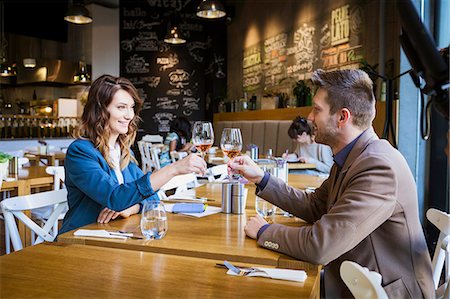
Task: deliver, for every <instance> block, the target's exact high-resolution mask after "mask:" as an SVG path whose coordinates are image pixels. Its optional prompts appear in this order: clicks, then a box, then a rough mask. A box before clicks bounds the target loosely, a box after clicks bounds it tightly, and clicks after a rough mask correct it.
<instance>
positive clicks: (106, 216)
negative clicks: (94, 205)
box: [97, 204, 140, 223]
mask: <svg viewBox="0 0 450 299" xmlns="http://www.w3.org/2000/svg"><path fill="white" fill-rule="evenodd" d="M139 208H140V206H139V204H135V205H134V206H131V207H129V208H127V209H125V210H123V211H120V212H116V211H113V210H111V209H109V208H104V209H103V210H101V212H100V214H99V215H98V218H97V222H98V223H108V222H110V221H111V220H114V219H116V218H117V217H119V216H122V217H123V218H128V217H130V216H131V215H134V214H137V213H139Z"/></svg>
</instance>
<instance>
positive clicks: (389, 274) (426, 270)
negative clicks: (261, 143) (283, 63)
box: [228, 70, 434, 298]
mask: <svg viewBox="0 0 450 299" xmlns="http://www.w3.org/2000/svg"><path fill="white" fill-rule="evenodd" d="M312 81H313V83H314V84H315V85H317V86H318V87H319V89H318V90H317V93H316V95H315V96H314V99H313V110H312V112H311V113H310V114H309V116H308V119H309V120H310V121H311V122H312V123H313V125H314V128H315V132H316V141H317V142H319V143H324V144H327V145H329V146H330V147H331V148H332V150H333V155H334V161H335V163H334V164H333V167H332V169H331V173H330V176H329V178H328V179H327V180H326V181H325V182H324V183H323V184H322V186H320V187H319V188H318V189H316V190H315V192H313V193H306V192H304V191H301V190H297V189H294V188H292V187H289V186H287V185H286V184H285V183H283V182H282V181H281V180H279V179H277V178H275V177H272V176H270V175H269V174H268V173H264V172H263V171H262V170H261V169H260V168H259V167H258V166H257V165H256V164H255V163H254V162H253V161H252V160H251V159H249V158H248V157H245V156H241V157H236V158H235V159H234V160H232V161H230V162H229V163H228V167H229V170H230V172H233V173H240V174H241V175H243V176H244V177H246V178H247V179H248V180H249V181H251V182H253V183H255V184H256V185H257V187H258V188H257V191H256V192H257V195H258V196H259V197H262V198H264V199H265V200H267V201H269V202H271V203H273V204H275V205H277V206H279V207H280V208H281V209H283V210H285V211H288V212H290V213H292V214H293V215H295V216H298V217H300V218H302V219H303V220H305V221H307V222H308V223H310V224H311V226H302V227H289V226H283V225H280V224H270V225H269V224H267V222H265V220H264V219H263V218H261V217H259V216H257V217H253V218H252V219H250V220H249V222H248V223H247V225H246V227H245V232H246V234H247V235H248V236H249V237H251V238H255V239H257V242H258V244H260V245H261V246H264V247H266V248H270V249H272V250H276V251H278V252H282V253H285V254H287V255H290V256H293V257H295V258H298V259H301V260H305V261H309V262H311V263H316V264H322V265H324V289H325V297H328V298H346V297H352V296H351V293H350V291H349V290H348V288H347V287H346V286H345V284H344V282H343V281H342V280H341V278H340V274H339V268H340V266H341V263H342V262H343V261H345V260H350V261H355V262H357V263H359V264H360V265H362V266H364V267H367V268H369V270H372V271H377V272H378V273H380V274H381V275H382V277H383V281H382V285H383V287H384V289H385V290H386V292H387V294H388V296H389V297H390V298H432V297H434V286H433V281H432V274H431V271H432V270H431V261H430V256H429V253H428V250H427V246H426V243H425V238H424V235H423V231H422V227H421V225H420V221H419V217H418V205H417V193H416V185H415V182H414V179H413V176H412V174H411V171H410V169H409V168H408V165H407V163H406V161H405V159H404V158H403V156H402V155H401V154H400V153H399V152H398V151H397V150H396V149H395V148H393V147H392V146H391V145H390V144H389V143H388V142H387V141H386V140H380V139H379V138H378V137H377V135H376V134H375V132H374V130H373V128H372V121H373V119H374V117H375V98H374V95H373V92H372V81H371V80H370V78H369V77H368V75H367V74H366V73H364V72H363V71H360V70H339V71H333V72H329V73H325V72H324V71H322V70H318V71H316V72H315V73H314V74H313V76H312Z"/></svg>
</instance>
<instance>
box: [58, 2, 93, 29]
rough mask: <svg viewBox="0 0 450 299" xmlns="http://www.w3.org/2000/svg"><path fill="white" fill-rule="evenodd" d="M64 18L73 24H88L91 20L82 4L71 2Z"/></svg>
mask: <svg viewBox="0 0 450 299" xmlns="http://www.w3.org/2000/svg"><path fill="white" fill-rule="evenodd" d="M64 20H66V21H67V22H70V23H74V24H89V23H91V22H92V17H91V14H90V13H89V10H87V8H86V7H85V6H84V5H83V4H81V3H71V4H70V6H69V9H68V10H67V13H66V16H65V17H64Z"/></svg>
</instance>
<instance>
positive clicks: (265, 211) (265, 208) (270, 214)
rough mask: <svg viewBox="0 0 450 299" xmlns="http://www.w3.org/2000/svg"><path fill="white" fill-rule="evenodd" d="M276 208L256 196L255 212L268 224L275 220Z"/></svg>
mask: <svg viewBox="0 0 450 299" xmlns="http://www.w3.org/2000/svg"><path fill="white" fill-rule="evenodd" d="M276 209H277V207H276V206H275V205H273V204H271V203H270V202H267V201H265V200H264V199H262V198H260V197H258V196H256V197H255V210H256V213H258V215H260V216H261V217H263V218H264V219H265V220H266V221H268V222H273V220H274V219H275V213H276Z"/></svg>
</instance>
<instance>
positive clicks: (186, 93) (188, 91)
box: [166, 88, 194, 97]
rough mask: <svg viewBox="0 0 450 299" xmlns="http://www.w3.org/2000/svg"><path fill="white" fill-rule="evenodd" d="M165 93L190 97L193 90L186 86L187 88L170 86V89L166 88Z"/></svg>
mask: <svg viewBox="0 0 450 299" xmlns="http://www.w3.org/2000/svg"><path fill="white" fill-rule="evenodd" d="M166 94H167V95H168V96H180V95H183V96H187V97H191V96H192V95H193V94H194V92H193V91H192V89H190V88H187V89H178V88H172V89H169V90H167V92H166Z"/></svg>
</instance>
